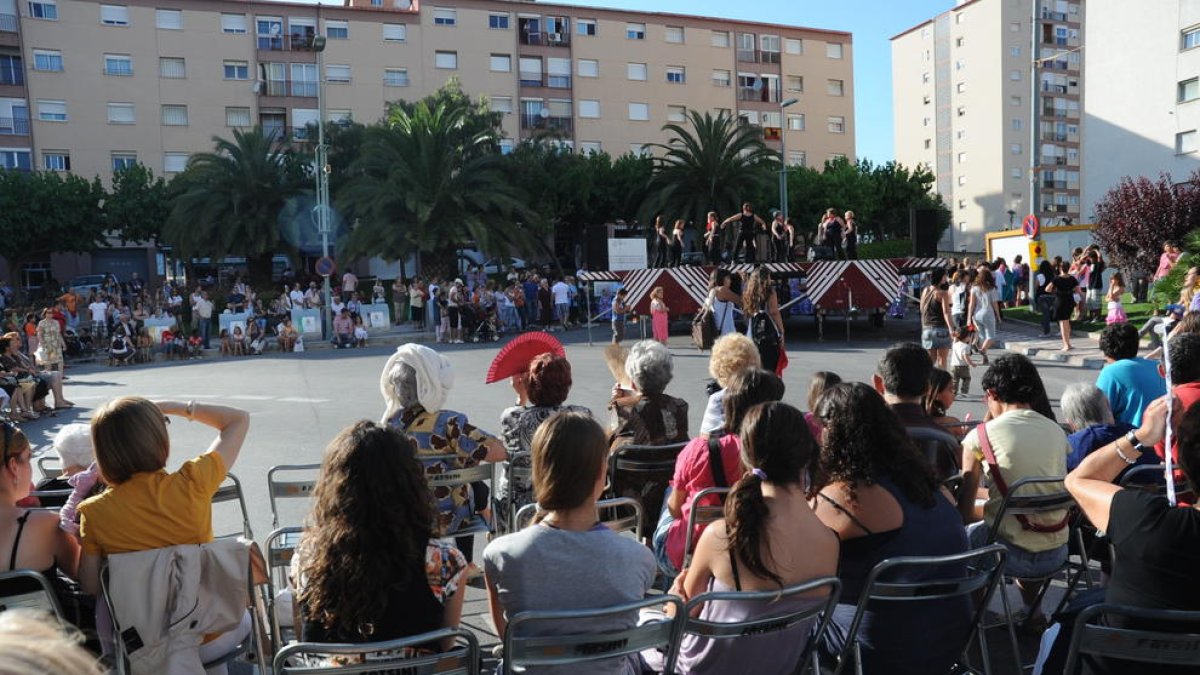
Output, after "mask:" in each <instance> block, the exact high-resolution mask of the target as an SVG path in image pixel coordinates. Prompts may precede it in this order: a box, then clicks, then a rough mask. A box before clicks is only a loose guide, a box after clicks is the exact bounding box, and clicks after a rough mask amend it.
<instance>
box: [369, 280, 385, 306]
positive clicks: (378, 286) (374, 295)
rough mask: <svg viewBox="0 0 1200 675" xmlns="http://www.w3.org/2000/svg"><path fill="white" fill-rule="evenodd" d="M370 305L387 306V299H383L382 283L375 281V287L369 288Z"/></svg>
mask: <svg viewBox="0 0 1200 675" xmlns="http://www.w3.org/2000/svg"><path fill="white" fill-rule="evenodd" d="M371 303H372V304H375V305H385V304H387V298H386V297H384V292H383V282H382V281H380V280H378V279H376V280H375V285H374V286H372V287H371Z"/></svg>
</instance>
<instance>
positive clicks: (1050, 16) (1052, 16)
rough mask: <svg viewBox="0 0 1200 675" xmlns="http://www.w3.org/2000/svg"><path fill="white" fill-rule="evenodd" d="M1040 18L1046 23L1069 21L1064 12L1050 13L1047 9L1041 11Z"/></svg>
mask: <svg viewBox="0 0 1200 675" xmlns="http://www.w3.org/2000/svg"><path fill="white" fill-rule="evenodd" d="M1042 18H1043V19H1046V20H1048V21H1070V20H1071V19H1070V18H1069V17H1068V16H1067V13H1066V12H1051V11H1050V10H1048V9H1044V8H1043V9H1042Z"/></svg>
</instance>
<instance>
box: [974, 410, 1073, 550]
mask: <svg viewBox="0 0 1200 675" xmlns="http://www.w3.org/2000/svg"><path fill="white" fill-rule="evenodd" d="M987 433H988V440H989V441H991V443H992V452H994V453H995V454H996V464H997V465H999V467H1000V473H1001V474H1002V475H1003V476H1004V482H1005V483H1006V484H1007V485H1008V486H1009V487H1010V488H1011V487H1012V486H1013V485H1014V484H1016V482H1017V481H1019V480H1021V479H1022V478H1032V477H1043V476H1049V477H1055V476H1058V477H1061V476H1062V475H1064V474H1065V473H1066V472H1067V454H1068V453H1069V452H1070V451H1071V446H1070V444H1069V443H1067V434H1066V433H1065V432H1064V431H1063V430H1062V427H1060V426H1058V424H1057V423H1055V422H1054V421H1052V420H1051V419H1050V418H1048V417H1046V416H1044V415H1042V414H1040V413H1037V412H1034V411H1032V410H1010V411H1008V412H1006V413H1004V414H1003V415H1001V416H999V417H997V418H996V419H994V420H992V421H990V422H988V423H987ZM962 445H963V450H966V451H969V452H971V453H974V455H975V458H976V459H977V460H979V461H980V462H981V463H983V471H984V473H986V474H988V475H991V471H992V470H991V467H990V466H989V465H988V464H987V461H986V460H984V458H983V451H982V450H980V449H979V433H978V430H972V431H971V433H969V434H967V436H966V438H964V439H963V443H962ZM1062 489H1063V488H1062V486H1061V485H1057V486H1056V485H1054V484H1049V485H1037V486H1033V487H1028V488H1021V494H1026V495H1028V494H1050V493H1053V492H1058V491H1061V490H1062ZM1002 501H1004V497H1003V496H1002V495H1001V494H1000V490H998V489H996V485H995V482H994V481H993V483H992V485H991V486H990V487H989V488H988V500H987V504H985V505H984V507H983V519H984V520H985V521H987V522H988V523H990V524H991V525H992V527H995V523H996V514H997V513H998V512H999V511H1000V503H1001V502H1002ZM1065 513H1066V512H1065V511H1054V512H1051V513H1050V514H1049V515H1045V516H1029V519H1030V522H1035V523H1039V524H1042V525H1053V524H1055V523H1057V522H1059V521H1060V520H1062V517H1063V515H1065ZM1067 534H1068V528H1065V527H1064V528H1063V529H1061V530H1059V531H1058V532H1033V531H1031V530H1026V529H1024V528H1022V527H1021V523H1020V522H1018V521H1017V518H1016V516H1005V517H1004V522H1003V523H1001V524H1000V529H999V537H1000V538H1001V539H1003V540H1005V541H1007V542H1009V543H1010V544H1015V545H1016V546H1019V547H1021V548H1023V549H1025V550H1026V551H1030V552H1032V553H1039V552H1041V551H1049V550H1051V549H1054V548H1058V547H1059V546H1062V545H1063V544H1065V543H1067Z"/></svg>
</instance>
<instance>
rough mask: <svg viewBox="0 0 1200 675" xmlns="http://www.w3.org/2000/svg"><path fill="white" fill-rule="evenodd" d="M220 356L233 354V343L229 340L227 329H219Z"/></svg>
mask: <svg viewBox="0 0 1200 675" xmlns="http://www.w3.org/2000/svg"><path fill="white" fill-rule="evenodd" d="M221 356H233V345H232V344H230V342H229V329H228V328H222V329H221Z"/></svg>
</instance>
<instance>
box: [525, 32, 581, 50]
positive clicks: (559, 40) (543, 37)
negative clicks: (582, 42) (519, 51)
mask: <svg viewBox="0 0 1200 675" xmlns="http://www.w3.org/2000/svg"><path fill="white" fill-rule="evenodd" d="M521 44H522V45H535V46H543V47H570V46H571V34H570V33H526V32H524V31H522V32H521Z"/></svg>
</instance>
